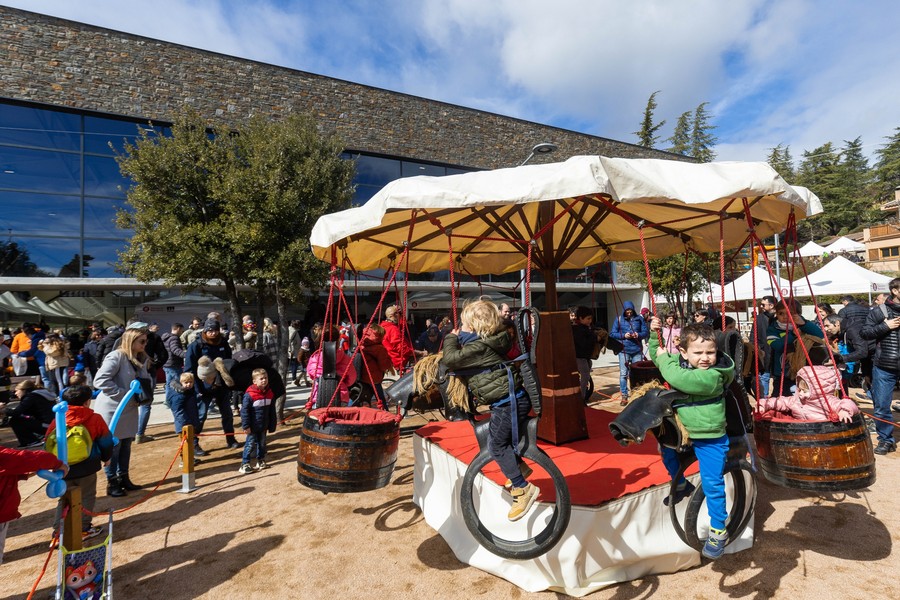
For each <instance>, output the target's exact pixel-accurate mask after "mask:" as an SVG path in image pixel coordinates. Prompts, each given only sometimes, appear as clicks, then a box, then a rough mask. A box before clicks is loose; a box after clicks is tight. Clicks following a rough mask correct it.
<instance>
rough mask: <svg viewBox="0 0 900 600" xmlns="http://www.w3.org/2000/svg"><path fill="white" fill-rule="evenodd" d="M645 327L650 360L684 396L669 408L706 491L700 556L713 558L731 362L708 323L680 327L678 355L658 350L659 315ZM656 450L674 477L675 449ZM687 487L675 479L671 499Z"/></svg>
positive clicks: (720, 525)
mask: <svg viewBox="0 0 900 600" xmlns="http://www.w3.org/2000/svg"><path fill="white" fill-rule="evenodd" d="M650 329H651V331H652V333H651V334H650V340H649V345H650V360H652V361H653V363H654V364H655V365H656V366H657V367H659V372H660V374H661V375H662V377H663V379H665V380H666V381H667V382H668V383H669V385H671V386H672V387H673V388H674V389H676V390H678V391H679V392H682V393H684V394H686V395H687V396H688V397H687V399H686V400H683V401H678V402H677V403H675V404H673V408H675V410H676V412H677V414H678V417H679V418H680V419H681V422H682V424H683V425H684V427H685V429H687V431H688V434H689V435H690V440H691V443H692V445H693V447H694V453H695V454H696V455H697V462H698V463H699V465H700V481H701V483H702V485H703V491H704V493H705V494H706V505H707V511H708V513H709V521H710V523H709V527H710V530H709V537H708V538H707V540H706V545H705V546H704V547H703V556H706V557H707V558H711V559H716V558H719V557H720V556H722V554H723V553H724V551H725V544H726V542H727V540H728V534H727V533H726V531H725V523H726V521H727V519H728V512H727V509H726V507H725V478H724V469H725V458H726V455H727V454H728V435H727V434H726V433H725V399H724V396H723V394H724V392H725V387H726V386H727V385H728V384H730V383H731V381H732V380H733V379H734V362H733V361H732V360H731V358H730V357H729V356H728V355H727V354H725V353H724V352H719V351H718V348H717V347H716V334H715V332H714V331H713V329H712V328H711V327H709V326H708V325H704V324H702V323H692V324H690V325H688V326H686V327H684V328H683V329H682V330H681V339H680V340H679V342H678V350H679V354H669V353H668V352H665V351H661V350H660V347H659V335H658V334H657V332H659V331H660V330H661V329H662V321H660V319H659V318H658V317H653V320H652V321H651V324H650ZM661 453H662V458H663V464H665V466H666V470H667V471H668V472H669V474H670V475H671V476H672V477H673V478H674V477H675V476H676V475H677V474H678V470H679V468H680V464H679V461H678V455H677V453H676V452H675V450H673V449H671V448H666V447H662V448H661ZM692 489H693V488H692V487H691V486H690V484H689V483H688V482H687V481H686V480H682V481H680V482H678V490H679V491H680V492H681V494H679V497H676V501H677V500H678V499H679V498H680V497H684V496H686V495H687V494H689V493H690V491H691V490H692Z"/></svg>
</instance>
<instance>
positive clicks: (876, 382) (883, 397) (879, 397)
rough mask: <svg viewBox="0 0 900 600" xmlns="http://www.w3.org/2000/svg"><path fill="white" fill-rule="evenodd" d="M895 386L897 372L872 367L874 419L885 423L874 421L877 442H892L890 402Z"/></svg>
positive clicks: (892, 429) (892, 419)
mask: <svg viewBox="0 0 900 600" xmlns="http://www.w3.org/2000/svg"><path fill="white" fill-rule="evenodd" d="M895 385H897V372H895V371H886V370H884V369H879V368H878V367H877V366H873V367H872V389H871V391H872V405H873V406H874V407H875V411H874V412H875V417H876V418H877V419H884V421H887V423H885V422H884V421H880V420H876V421H875V431H876V433H878V441H879V442H887V443H889V444H893V443H895V442H894V426H893V425H892V423H893V422H894V417H893V416H891V401H892V400H893V399H894V386H895Z"/></svg>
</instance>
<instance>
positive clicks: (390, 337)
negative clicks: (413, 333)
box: [381, 319, 416, 373]
mask: <svg viewBox="0 0 900 600" xmlns="http://www.w3.org/2000/svg"><path fill="white" fill-rule="evenodd" d="M381 326H382V327H384V338H383V339H382V341H381V343H382V344H383V345H384V349H385V350H387V353H388V355H389V356H390V357H391V364H393V365H394V368H395V369H396V370H397V372H398V373H399V372H400V371H402V370H403V367H404V366H406V364H407V363H408V362H410V361H411V360H413V359H414V358H415V356H416V355H415V352H413V349H412V346H410V344H409V336H408V335H407V334H406V322H405V321H403V320H402V319H401V320H400V324H399V325H397V324H396V323H394V322H393V321H391V320H389V319H385V320H384V321H382V322H381Z"/></svg>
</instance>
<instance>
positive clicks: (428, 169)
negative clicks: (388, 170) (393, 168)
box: [400, 160, 447, 177]
mask: <svg viewBox="0 0 900 600" xmlns="http://www.w3.org/2000/svg"><path fill="white" fill-rule="evenodd" d="M446 174H447V170H446V169H445V168H444V167H438V166H436V165H426V164H424V163H418V162H412V161H408V160H404V161H401V162H400V176H401V177H416V176H418V175H431V176H434V177H442V176H444V175H446Z"/></svg>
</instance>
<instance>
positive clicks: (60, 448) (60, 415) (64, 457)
mask: <svg viewBox="0 0 900 600" xmlns="http://www.w3.org/2000/svg"><path fill="white" fill-rule="evenodd" d="M67 410H69V404H68V403H67V402H64V401H63V402H58V403H56V405H55V406H54V407H53V412H54V413H56V456H57V458H59V460H61V461H63V462H64V463H66V464H69V444H68V443H67V442H66V411H67Z"/></svg>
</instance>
